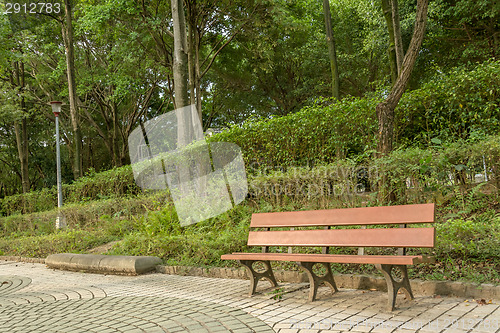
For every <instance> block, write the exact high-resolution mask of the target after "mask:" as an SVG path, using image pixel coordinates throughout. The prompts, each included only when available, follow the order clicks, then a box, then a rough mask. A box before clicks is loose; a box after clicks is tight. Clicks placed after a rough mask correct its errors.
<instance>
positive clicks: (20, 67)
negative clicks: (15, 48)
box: [11, 61, 30, 193]
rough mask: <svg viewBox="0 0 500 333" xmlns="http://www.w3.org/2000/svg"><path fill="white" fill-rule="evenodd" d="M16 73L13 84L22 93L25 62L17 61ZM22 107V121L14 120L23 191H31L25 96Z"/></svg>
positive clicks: (14, 66)
mask: <svg viewBox="0 0 500 333" xmlns="http://www.w3.org/2000/svg"><path fill="white" fill-rule="evenodd" d="M13 71H14V75H11V85H12V86H13V87H14V86H17V87H18V88H19V89H20V92H21V95H22V94H23V93H24V89H25V87H26V84H25V79H24V75H25V74H24V63H23V62H22V61H17V62H15V63H14V65H13ZM19 107H20V108H21V123H19V120H15V121H14V130H15V133H16V143H17V151H18V155H19V161H20V162H21V182H22V187H23V193H28V192H29V191H30V179H29V169H28V156H29V141H28V124H27V119H26V102H25V99H24V97H21V100H20V101H19Z"/></svg>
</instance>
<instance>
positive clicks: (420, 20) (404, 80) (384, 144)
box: [376, 0, 429, 155]
mask: <svg viewBox="0 0 500 333" xmlns="http://www.w3.org/2000/svg"><path fill="white" fill-rule="evenodd" d="M428 5H429V0H418V2H417V15H416V21H415V28H414V31H413V36H412V38H411V42H410V46H409V47H408V51H407V53H406V55H405V57H404V59H403V63H402V66H401V74H400V75H399V76H398V78H397V80H396V82H395V83H394V85H393V87H392V89H391V92H390V93H389V95H388V96H387V98H386V100H385V101H383V102H381V103H379V104H378V105H377V109H376V111H377V118H378V123H379V133H378V138H379V141H378V147H377V148H378V152H379V154H380V155H386V154H387V153H389V152H390V151H391V150H392V146H393V139H394V138H393V135H394V110H395V109H396V106H397V105H398V103H399V100H400V99H401V96H403V93H404V91H405V89H406V87H407V85H408V82H409V81H410V77H411V73H412V71H413V67H414V66H415V62H416V60H417V56H418V52H419V50H420V46H421V45H422V41H423V39H424V35H425V25H426V20H427V7H428Z"/></svg>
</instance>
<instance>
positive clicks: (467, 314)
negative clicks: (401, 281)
mask: <svg viewBox="0 0 500 333" xmlns="http://www.w3.org/2000/svg"><path fill="white" fill-rule="evenodd" d="M1 264H2V274H5V275H4V276H0V282H1V281H2V279H3V280H5V279H6V278H10V280H9V281H11V282H9V283H8V284H7V283H6V284H4V285H3V288H0V332H28V330H27V327H29V328H30V330H31V331H35V332H42V331H43V332H55V331H57V330H58V331H61V332H99V333H107V332H109V333H111V332H119V331H120V332H135V331H137V332H139V331H141V330H142V331H145V332H148V333H151V332H172V333H173V332H200V333H201V332H221V333H222V332H231V331H233V332H258V333H269V332H282V333H309V332H315V333H316V332H321V333H328V332H330V333H339V332H341V331H342V332H346V331H348V330H350V331H351V332H360V333H361V332H370V333H396V332H401V333H409V332H411V333H465V332H468V333H500V331H499V332H497V331H498V330H493V329H490V330H489V331H488V330H487V327H486V325H481V324H480V322H481V321H485V320H486V319H490V320H491V319H493V318H496V317H500V306H499V304H498V301H497V300H494V301H493V304H489V305H485V306H478V305H477V304H476V303H475V302H473V301H470V300H469V302H465V300H464V299H459V298H451V297H450V298H448V297H443V298H433V297H431V296H426V297H419V296H418V295H417V297H416V299H415V300H414V301H412V302H404V301H402V300H401V302H400V300H399V299H398V306H399V309H397V310H396V311H394V312H388V311H386V309H385V306H386V304H387V294H386V293H383V292H372V291H369V292H367V291H365V292H363V291H360V290H345V289H341V292H339V293H335V294H334V295H331V294H330V293H329V290H328V289H327V288H324V290H321V293H320V299H319V300H318V301H316V302H313V303H309V302H308V300H307V297H308V291H307V290H295V291H291V292H289V293H287V294H286V295H284V299H283V300H273V299H269V298H268V297H269V296H268V295H265V294H257V295H255V296H253V297H248V296H247V290H248V281H244V280H228V279H214V278H202V277H194V276H176V275H164V274H148V275H143V276H106V275H95V274H83V273H78V272H67V271H53V270H48V269H46V268H45V267H44V265H41V264H27V263H15V264H14V263H3V262H2V263H1ZM287 288H288V287H287ZM4 291H5V292H4ZM29 302H30V303H29ZM452 319H453V320H457V319H459V320H462V319H463V320H464V321H465V320H466V319H469V320H475V322H474V325H472V326H470V328H469V330H467V329H462V327H460V326H456V325H455V326H453V325H450V324H448V325H447V326H448V329H447V331H445V332H441V331H443V330H445V327H444V326H445V321H450V322H451V320H452ZM440 320H441V321H440ZM421 322H422V323H425V324H429V323H430V325H426V326H423V327H422V325H420V323H421ZM294 324H295V326H294ZM433 325H434V326H433ZM490 326H491V325H490ZM271 327H273V329H274V330H273V329H272V328H271ZM33 328H35V329H33Z"/></svg>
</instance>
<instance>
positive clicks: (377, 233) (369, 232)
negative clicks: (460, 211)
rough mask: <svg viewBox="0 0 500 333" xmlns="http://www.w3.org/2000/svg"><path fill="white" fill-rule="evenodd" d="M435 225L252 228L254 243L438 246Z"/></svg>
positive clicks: (281, 244) (261, 244)
mask: <svg viewBox="0 0 500 333" xmlns="http://www.w3.org/2000/svg"><path fill="white" fill-rule="evenodd" d="M434 240H435V230H434V228H384V229H333V230H324V229H319V230H293V231H291V230H278V231H250V232H249V234H248V245H250V246H354V247H360V246H361V247H371V246H373V247H434Z"/></svg>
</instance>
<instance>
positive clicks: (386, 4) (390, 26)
mask: <svg viewBox="0 0 500 333" xmlns="http://www.w3.org/2000/svg"><path fill="white" fill-rule="evenodd" d="M381 4H382V12H383V14H384V18H385V22H386V24H387V32H388V33H389V46H388V48H387V56H388V58H389V67H390V69H391V82H392V84H395V83H396V80H397V78H398V64H397V60H396V46H395V42H394V20H393V19H392V4H391V0H381Z"/></svg>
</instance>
